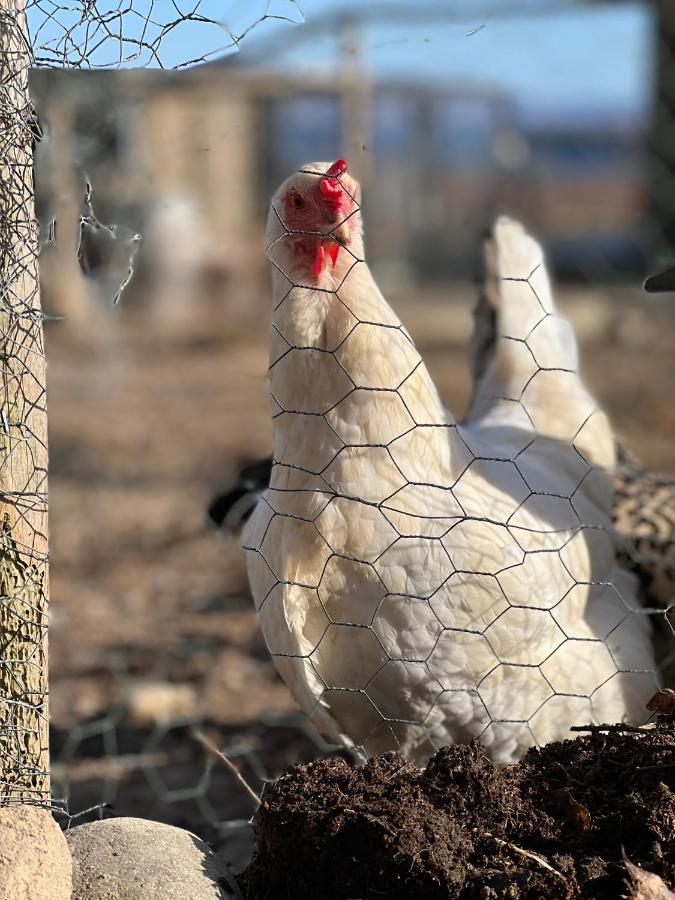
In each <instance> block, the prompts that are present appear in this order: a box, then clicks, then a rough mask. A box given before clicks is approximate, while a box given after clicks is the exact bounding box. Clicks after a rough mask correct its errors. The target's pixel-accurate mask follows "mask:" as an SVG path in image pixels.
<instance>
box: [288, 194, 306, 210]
mask: <svg viewBox="0 0 675 900" xmlns="http://www.w3.org/2000/svg"><path fill="white" fill-rule="evenodd" d="M304 205H305V201H304V200H303V199H302V197H301V196H300V194H292V195H291V206H294V207H295V208H296V209H302V207H303V206H304Z"/></svg>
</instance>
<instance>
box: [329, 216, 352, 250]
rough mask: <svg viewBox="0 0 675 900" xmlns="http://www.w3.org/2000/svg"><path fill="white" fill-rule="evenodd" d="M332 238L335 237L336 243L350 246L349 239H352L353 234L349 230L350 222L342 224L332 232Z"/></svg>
mask: <svg viewBox="0 0 675 900" xmlns="http://www.w3.org/2000/svg"><path fill="white" fill-rule="evenodd" d="M330 234H331V237H334V238H335V240H336V241H339V242H340V243H341V244H348V243H349V239H350V237H351V233H350V230H349V222H348V221H346V220H345V221H344V222H340V224H339V225H337V226H336V227H335V228H334V229H333V230H332V231H331V232H330Z"/></svg>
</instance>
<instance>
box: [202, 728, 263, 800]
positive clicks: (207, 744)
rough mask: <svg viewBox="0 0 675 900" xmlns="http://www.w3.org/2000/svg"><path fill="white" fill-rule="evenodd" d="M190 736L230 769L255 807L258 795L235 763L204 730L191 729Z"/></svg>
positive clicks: (258, 798)
mask: <svg viewBox="0 0 675 900" xmlns="http://www.w3.org/2000/svg"><path fill="white" fill-rule="evenodd" d="M192 737H193V738H194V739H195V740H196V741H198V742H199V743H200V744H201V745H202V747H204V748H205V749H206V750H208V751H209V753H211V754H212V755H213V756H216V757H218V759H219V760H220V761H221V762H222V763H224V764H225V765H226V766H227V768H228V769H229V770H230V772H232V774H233V775H234V777H235V778H236V779H237V781H238V782H239V784H240V785H241V786H242V787H243V788H244V790H245V791H246V793H247V794H248V795H249V797H251V798H252V799H253V802H254V803H255V808H256V809H257V808H258V807H259V806H260V797H259V796H258V794H256V792H255V791H254V790H253V788H252V787H251V785H250V784H249V783H248V781H246V779H245V778H244V776H243V775H242V774H241V772H240V771H239V769H238V768H237V767H236V766H235V764H234V763H233V762H232V760H231V759H228V758H227V756H225V754H224V753H223V751H222V750H219V749H218V747H216V745H215V744H214V743H213V741H212V740H211V739H210V738H208V737H207V736H206V735H205V734H204V732H203V731H201V730H199V729H198V728H193V729H192Z"/></svg>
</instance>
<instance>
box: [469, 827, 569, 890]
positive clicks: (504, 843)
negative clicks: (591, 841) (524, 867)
mask: <svg viewBox="0 0 675 900" xmlns="http://www.w3.org/2000/svg"><path fill="white" fill-rule="evenodd" d="M475 830H476V831H478V830H480V829H475ZM480 833H481V834H483V835H485V837H489V838H492V840H493V841H495V843H497V844H500V845H501V846H502V847H508V848H509V849H510V850H513V851H514V853H519V854H520V855H521V856H526V857H527V858H528V859H532V860H534V861H535V862H537V863H539V865H540V866H543V867H544V868H545V869H548V871H549V872H553V874H554V875H557V876H558V878H562V880H563V881H564V882H567V878H565V876H564V875H563V874H562V872H559V871H558V870H557V869H554V868H553V866H552V865H551V864H550V863H548V862H546V860H545V859H544V858H543V856H539V855H538V854H537V853H532V851H531V850H523V848H522V847H517V846H516V845H515V844H512V843H511V841H504V840H502V838H498V837H496V835H494V834H491V833H490V832H489V831H482V830H480Z"/></svg>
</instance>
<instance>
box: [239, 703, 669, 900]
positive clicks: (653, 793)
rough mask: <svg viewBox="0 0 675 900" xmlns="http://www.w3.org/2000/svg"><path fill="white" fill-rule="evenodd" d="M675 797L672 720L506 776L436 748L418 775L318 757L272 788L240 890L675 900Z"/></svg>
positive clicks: (477, 758)
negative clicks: (253, 852) (252, 856)
mask: <svg viewBox="0 0 675 900" xmlns="http://www.w3.org/2000/svg"><path fill="white" fill-rule="evenodd" d="M674 791H675V726H674V724H673V721H672V719H671V720H670V721H665V720H662V721H660V722H659V723H657V724H656V725H655V726H645V728H643V729H628V728H621V726H617V727H608V728H606V729H603V730H600V729H597V730H593V731H592V732H591V733H589V734H588V735H587V736H584V737H580V738H578V739H577V740H572V741H564V742H562V743H555V744H550V745H549V746H547V747H544V748H543V749H541V750H536V749H533V750H531V751H530V752H529V753H528V754H527V756H526V757H525V758H524V759H523V760H522V762H520V763H518V764H516V765H512V766H507V767H505V768H502V769H498V768H495V767H494V766H493V765H492V763H491V762H490V761H489V759H488V758H487V756H486V755H485V753H484V752H483V750H482V749H481V748H480V747H479V746H478V745H471V746H456V747H447V748H444V749H443V750H440V751H439V752H438V753H437V754H436V755H435V756H434V757H433V758H432V759H431V761H430V762H429V765H428V766H427V768H426V769H425V770H420V769H419V768H418V767H417V766H415V765H414V764H412V763H409V762H407V761H406V760H405V759H403V758H402V757H400V756H398V755H396V754H386V755H383V756H380V757H376V758H373V759H371V760H370V761H369V762H368V764H367V765H365V766H364V767H357V766H355V765H351V764H350V763H348V762H346V761H345V760H343V759H340V758H331V759H324V760H321V761H319V762H316V763H312V764H310V765H303V766H298V767H297V768H295V769H293V770H292V771H291V772H290V773H289V774H288V775H286V776H284V777H282V778H280V779H279V780H278V781H276V782H275V783H274V784H272V785H271V786H270V788H269V791H268V792H267V793H266V795H265V798H264V800H263V802H262V804H261V806H260V809H259V811H258V813H257V816H256V819H255V831H256V836H257V842H258V846H257V852H256V855H255V857H254V859H253V861H252V863H251V865H250V866H249V868H248V869H247V871H246V872H245V873H244V875H243V876H242V885H243V888H244V895H245V896H246V897H248V898H256V900H263V898H286V897H293V898H294V900H303V898H312V900H316V898H322V900H347V898H361V900H366V898H367V900H371V898H372V900H375V898H383V897H386V898H389V900H397V898H400V900H403V898H406V900H410V898H425V900H437V898H443V900H448V898H461V900H468V898H481V900H497V898H529V900H534V898H551V900H556V898H571V897H584V898H593V900H601V898H612V900H616V898H620V897H631V898H635V900H637V898H640V900H648V898H649V900H665V898H668V897H673V898H675V894H671V893H670V891H669V890H668V888H667V886H666V885H670V887H671V888H672V887H673V885H675V793H674ZM664 882H665V883H664Z"/></svg>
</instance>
